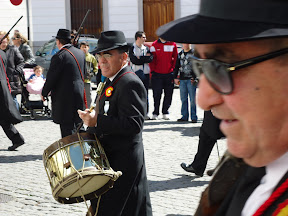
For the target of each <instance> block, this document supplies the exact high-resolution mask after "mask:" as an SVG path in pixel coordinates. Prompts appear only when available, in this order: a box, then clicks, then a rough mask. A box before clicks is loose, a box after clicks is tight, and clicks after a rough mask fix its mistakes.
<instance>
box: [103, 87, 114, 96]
mask: <svg viewBox="0 0 288 216" xmlns="http://www.w3.org/2000/svg"><path fill="white" fill-rule="evenodd" d="M113 90H114V89H113V87H112V86H110V87H108V88H107V89H106V91H105V95H106V97H110V96H111V95H112V92H113Z"/></svg>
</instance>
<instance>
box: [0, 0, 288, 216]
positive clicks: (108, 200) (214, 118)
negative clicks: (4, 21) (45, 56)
mask: <svg viewBox="0 0 288 216" xmlns="http://www.w3.org/2000/svg"><path fill="white" fill-rule="evenodd" d="M224 4H225V8H226V9H227V8H228V9H229V10H223V8H224ZM256 6H257V8H258V10H254V8H256ZM286 6H288V3H286V2H277V1H272V0H265V1H263V4H261V5H258V4H257V3H255V2H251V1H249V2H248V1H247V0H244V1H241V2H239V1H237V0H230V1H228V0H214V1H205V0H201V7H200V12H199V13H198V14H196V15H191V16H187V17H184V18H180V19H178V20H175V21H172V22H171V23H168V24H166V25H164V26H162V27H160V28H159V29H158V32H157V33H158V35H159V39H157V40H156V41H154V42H153V43H152V45H151V47H147V46H145V45H144V42H145V40H146V33H145V32H143V31H137V32H136V33H135V42H134V43H133V45H132V46H130V45H129V44H128V43H127V41H126V38H125V36H124V33H123V32H122V31H104V32H102V33H101V36H100V38H99V41H98V45H97V49H96V50H95V53H96V56H95V57H94V56H93V55H91V54H89V53H88V50H89V44H88V43H86V42H83V43H81V44H80V49H78V48H75V47H74V46H73V45H72V44H71V43H72V41H71V40H73V37H71V34H72V33H73V32H71V31H70V30H67V29H59V31H58V33H57V36H56V45H57V47H58V48H59V52H57V53H56V54H55V55H54V56H53V57H52V59H51V65H50V68H49V70H48V73H47V77H46V78H45V79H46V80H45V84H44V86H43V90H42V92H41V97H42V100H43V101H45V100H46V99H47V97H48V96H49V95H50V94H51V99H52V110H53V112H52V119H53V121H54V122H55V123H56V124H59V125H60V130H61V136H62V137H66V136H69V135H72V134H74V133H76V132H78V131H80V132H81V131H86V132H88V133H92V134H96V136H97V137H98V138H99V140H100V142H101V144H102V145H103V148H104V149H105V152H106V155H107V157H108V158H109V162H110V164H111V167H113V168H114V169H115V170H121V171H122V173H123V176H121V178H119V180H117V182H115V184H114V188H113V190H110V191H109V192H107V193H105V194H103V195H102V196H101V200H100V197H98V198H95V199H91V207H90V208H89V212H88V213H87V214H91V215H94V214H95V213H98V214H100V215H135V216H136V215H137V216H142V215H143V216H144V215H145V216H148V215H152V207H151V202H150V196H149V189H148V185H147V175H146V166H145V159H144V147H143V140H142V131H143V126H144V121H145V120H157V119H160V105H161V104H160V102H161V97H162V93H163V91H164V97H163V104H162V110H161V114H162V119H164V120H169V119H170V116H169V107H170V106H171V103H172V96H173V90H174V84H176V85H179V88H180V97H181V102H182V104H181V108H180V107H179V114H181V117H180V118H179V119H178V120H177V121H178V122H188V121H189V118H190V119H191V122H192V123H197V120H198V117H197V112H196V100H195V95H196V88H197V87H198V105H199V106H200V107H201V108H202V109H203V110H205V112H204V120H203V124H202V126H201V128H200V134H199V143H198V152H197V154H196V155H195V158H194V160H193V162H192V163H191V164H186V163H182V164H181V167H182V168H183V169H184V170H185V171H187V172H191V173H195V174H196V175H198V176H203V174H204V171H205V168H206V164H207V161H208V158H209V155H210V153H211V150H212V148H213V146H214V145H215V143H216V142H217V140H218V139H220V138H222V137H226V140H227V152H226V153H225V155H224V156H223V158H222V160H221V162H220V163H219V164H218V165H217V168H216V170H213V172H214V177H213V179H212V180H211V182H210V183H209V185H208V187H207V189H206V190H205V191H204V192H203V196H202V198H201V200H200V204H199V207H198V209H197V211H196V213H195V215H207V216H208V215H219V216H220V215H227V216H229V215H242V216H248V215H249V216H250V215H287V207H288V202H287V199H288V167H287V163H288V138H287V135H286V129H288V128H287V125H288V124H287V119H286V110H287V108H288V103H287V99H286V97H287V96H286V92H287V83H286V80H287V79H286V77H287V76H288V73H287V71H286V69H287V53H288V49H287V47H286V46H287V36H288V23H287V20H288V15H287V13H286V11H285V8H286ZM271 8H273V10H271ZM236 11H239V12H237V13H235V12H236ZM267 11H269V12H270V13H271V14H272V15H269V16H268V14H267V13H265V12H267ZM215 24H217V28H218V29H217V31H215ZM202 26H205V28H204V27H202ZM4 35H5V32H0V39H1V38H2V37H3V36H4ZM12 40H13V44H14V45H12V44H10V43H9V37H6V38H5V39H4V40H3V41H2V43H1V44H0V48H1V50H0V58H1V62H0V78H1V81H2V80H3V81H5V83H7V85H6V84H3V82H1V88H2V91H3V96H4V98H3V100H7V101H8V102H7V103H5V104H9V105H8V106H5V107H3V109H7V110H9V115H7V116H5V117H4V116H1V120H0V124H1V126H2V128H3V130H4V131H5V133H6V135H7V137H8V138H9V139H10V140H11V141H12V143H13V145H12V146H10V147H9V148H8V150H15V149H16V148H17V147H19V146H21V145H23V144H24V138H23V137H22V136H21V134H20V133H19V132H18V131H17V130H16V128H15V127H14V124H16V123H19V122H21V121H22V120H23V119H22V118H21V116H20V114H19V111H17V109H19V104H18V102H17V98H16V95H17V94H18V93H19V92H18V91H19V90H18V89H19V86H20V85H21V83H19V82H20V80H19V79H17V78H19V77H20V75H21V73H23V72H22V70H23V67H24V66H25V67H26V66H27V65H30V66H31V65H33V64H35V60H34V57H33V54H32V52H31V48H30V47H29V46H28V45H25V43H26V42H27V40H25V38H24V37H23V36H22V35H21V34H20V33H17V32H15V34H14V36H13V37H12ZM176 42H178V43H182V46H183V49H182V50H181V51H180V52H179V53H178V51H177V45H176ZM191 44H193V45H194V47H193V48H192V47H191ZM129 59H130V60H129ZM34 66H35V65H34ZM38 69H39V68H38ZM99 71H101V81H103V82H104V88H103V92H101V93H100V95H99V96H98V97H97V100H95V101H96V103H97V105H95V107H92V108H93V109H91V108H90V105H91V104H92V102H93V100H94V98H91V85H90V83H91V77H92V76H95V75H96V74H97V73H99ZM35 76H37V77H39V76H41V74H40V75H39V73H38V72H37V73H36V71H35V75H33V76H31V77H30V78H31V79H33V77H35ZM287 78H288V77H287ZM150 80H151V87H152V93H153V99H154V101H153V103H154V110H153V111H152V115H151V117H150V116H149V112H148V111H149V110H148V107H149V106H148V104H149V103H151V101H148V88H149V85H150ZM98 82H99V80H98ZM188 98H189V100H188ZM189 105H190V106H189ZM1 106H4V105H3V104H1ZM67 107H69V109H67ZM189 111H190V114H189ZM82 123H84V125H86V126H87V128H86V129H85V128H84V127H83V126H82ZM81 126H82V127H81ZM115 143H117V145H115ZM211 174H212V173H211ZM223 179H225V180H223ZM207 199H208V200H207ZM99 203H100V205H99ZM280 212H281V213H283V212H284V213H283V214H280ZM285 212H286V214H285ZM278 213H279V214H278Z"/></svg>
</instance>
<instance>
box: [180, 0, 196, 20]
mask: <svg viewBox="0 0 288 216" xmlns="http://www.w3.org/2000/svg"><path fill="white" fill-rule="evenodd" d="M199 5H200V0H192V1H191V0H180V10H181V13H180V17H184V16H188V15H191V14H195V13H197V12H198V11H199ZM180 17H177V18H180Z"/></svg>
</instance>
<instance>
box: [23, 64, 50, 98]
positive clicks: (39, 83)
mask: <svg viewBox="0 0 288 216" xmlns="http://www.w3.org/2000/svg"><path fill="white" fill-rule="evenodd" d="M33 70H34V74H32V75H31V76H30V77H29V78H28V84H27V87H26V88H27V91H28V92H29V93H31V94H41V92H42V88H43V86H44V83H45V80H46V79H45V78H44V76H43V74H42V72H43V68H42V67H41V66H39V65H37V66H36V67H34V68H33Z"/></svg>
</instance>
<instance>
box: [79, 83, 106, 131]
mask: <svg viewBox="0 0 288 216" xmlns="http://www.w3.org/2000/svg"><path fill="white" fill-rule="evenodd" d="M107 79H108V78H107ZM107 79H106V80H107ZM106 80H105V82H104V83H103V82H100V83H99V84H98V86H97V89H96V98H95V101H94V103H93V104H92V105H91V107H90V109H89V110H88V112H89V113H91V112H92V111H93V109H95V107H96V106H97V105H99V99H100V96H101V93H102V91H103V89H104V86H105V84H106ZM95 112H96V114H95V115H97V114H98V113H99V109H98V110H97V109H96V110H95ZM83 124H84V122H83V121H82V122H81V124H79V126H78V127H77V130H76V131H77V133H79V130H80V128H81V127H82V126H83Z"/></svg>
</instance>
